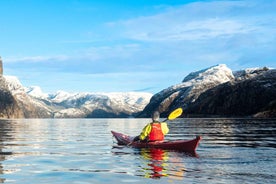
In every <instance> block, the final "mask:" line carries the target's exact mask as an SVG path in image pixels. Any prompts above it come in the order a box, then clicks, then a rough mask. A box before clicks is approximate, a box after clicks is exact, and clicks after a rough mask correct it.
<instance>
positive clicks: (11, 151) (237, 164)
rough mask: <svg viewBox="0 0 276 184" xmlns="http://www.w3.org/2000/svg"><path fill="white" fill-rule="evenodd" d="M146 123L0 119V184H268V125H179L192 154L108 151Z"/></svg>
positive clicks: (273, 175)
mask: <svg viewBox="0 0 276 184" xmlns="http://www.w3.org/2000/svg"><path fill="white" fill-rule="evenodd" d="M147 121H148V119H147V120H146V119H65V120H62V119H61V120H50V119H49V120H40V119H35V120H0V127H1V128H0V140H1V142H0V178H1V179H0V183H1V182H2V183H20V184H25V183H26V184H30V183H40V184H43V183H53V184H54V183H64V184H65V183H66V184H68V183H76V184H77V183H78V184H85V183H93V184H94V183H204V184H205V183H227V184H229V183H275V181H276V139H275V137H276V136H275V135H276V120H248V119H179V120H177V121H172V122H169V126H170V134H169V135H168V136H167V139H171V140H173V139H191V138H194V137H195V135H201V136H202V137H203V140H202V141H201V143H200V145H199V147H198V149H197V153H196V154H195V155H193V154H189V153H180V152H172V151H170V152H169V151H165V150H147V149H142V150H138V149H132V148H128V147H119V146H116V143H115V139H114V138H112V136H111V134H110V130H117V131H119V132H123V133H127V134H131V135H136V134H138V133H139V131H140V129H142V128H143V126H144V125H145V123H146V122H147Z"/></svg>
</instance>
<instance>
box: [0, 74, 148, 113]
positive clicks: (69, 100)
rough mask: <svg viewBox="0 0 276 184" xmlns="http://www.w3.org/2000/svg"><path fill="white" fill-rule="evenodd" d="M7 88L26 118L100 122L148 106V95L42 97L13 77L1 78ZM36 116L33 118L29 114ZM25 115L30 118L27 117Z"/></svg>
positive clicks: (58, 94)
mask: <svg viewBox="0 0 276 184" xmlns="http://www.w3.org/2000/svg"><path fill="white" fill-rule="evenodd" d="M5 79H6V81H7V83H8V88H9V90H10V91H11V92H12V94H13V95H14V96H15V97H16V99H17V100H18V101H19V104H20V106H21V107H22V108H23V109H24V110H25V114H26V117H36V118H37V117H41V118H86V117H90V118H98V117H100V118H102V117H129V116H133V115H134V114H135V113H137V112H140V111H142V110H143V109H144V107H145V106H146V105H147V104H148V102H149V100H150V98H151V97H152V94H150V93H142V92H125V93H119V92H118V93H84V92H83V93H68V92H65V91H57V92H56V93H54V94H47V93H44V92H43V91H42V90H41V88H40V87H39V86H31V87H24V86H22V84H21V83H20V81H19V80H18V79H17V78H16V77H14V76H5ZM34 111H35V112H36V114H38V115H37V116H34V113H33V112H34ZM28 114H31V115H30V116H29V115H28Z"/></svg>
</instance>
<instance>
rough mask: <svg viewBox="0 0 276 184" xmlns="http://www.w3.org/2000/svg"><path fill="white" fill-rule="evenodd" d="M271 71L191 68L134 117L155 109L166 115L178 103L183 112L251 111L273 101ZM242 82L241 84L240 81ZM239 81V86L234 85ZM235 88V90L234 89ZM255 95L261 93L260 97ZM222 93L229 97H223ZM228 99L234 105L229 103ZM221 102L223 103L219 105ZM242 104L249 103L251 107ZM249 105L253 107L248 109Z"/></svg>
mask: <svg viewBox="0 0 276 184" xmlns="http://www.w3.org/2000/svg"><path fill="white" fill-rule="evenodd" d="M275 73H276V71H275V70H272V69H269V68H267V67H263V68H250V69H245V70H241V71H237V72H232V70H231V69H229V68H228V67H227V66H226V65H225V64H220V65H216V66H213V67H209V68H207V69H204V70H200V71H197V72H192V73H190V74H189V75H188V76H186V77H185V78H184V80H183V81H182V82H181V83H180V84H176V85H173V86H171V87H169V88H167V89H164V90H162V91H160V92H159V93H157V94H155V95H154V96H153V97H152V99H151V100H150V103H149V104H148V105H147V106H146V107H145V109H144V110H143V111H142V112H141V113H139V114H138V117H148V116H150V114H151V113H152V111H154V110H155V109H158V110H159V111H160V112H161V113H163V115H164V116H166V115H168V113H169V112H171V111H172V110H173V109H175V108H177V107H182V108H183V109H184V112H185V115H186V116H187V114H188V113H190V114H197V115H198V114H203V115H204V114H212V115H231V113H232V114H233V115H241V116H244V115H252V114H254V113H257V112H258V110H261V109H262V108H263V109H265V108H268V104H269V103H271V102H273V103H274V101H275V103H276V91H275V89H276V86H275V85H276V76H274V75H275ZM242 83H244V84H243V85H242ZM249 83H250V84H249ZM251 83H252V84H251ZM253 83H254V85H253ZM263 84H265V85H263ZM239 85H240V86H243V88H242V87H237V86H239ZM229 86H231V87H229ZM264 86H266V87H265V90H264V89H263V87H264ZM218 88H221V89H220V90H218V91H219V92H218V91H217V89H218ZM236 88H237V89H238V91H235V89H236ZM255 88H256V89H255ZM257 89H258V90H257ZM259 89H262V91H260V90H259ZM224 90H225V91H224ZM254 92H256V93H254ZM207 94H208V95H207ZM226 95H227V96H226ZM250 95H251V96H250ZM203 96H204V97H203ZM258 96H262V98H260V101H259V100H258V99H259V98H258ZM226 97H228V98H229V99H228V100H225V98H226ZM206 99H208V102H207V101H206ZM244 99H245V100H244ZM214 102H217V103H214ZM239 102H240V105H242V104H245V105H244V107H246V108H243V109H241V108H238V107H239ZM255 102H256V103H255ZM223 103H224V104H223ZM231 103H232V105H233V107H234V108H233V107H232V106H231V105H229V104H231ZM222 104H223V107H221V105H222ZM246 104H250V105H251V107H250V106H248V105H246ZM260 104H262V105H260ZM231 108H233V110H232V111H230V110H229V109H231ZM253 108H256V109H255V110H252V109H253ZM235 109H237V111H235ZM250 113H251V114H250Z"/></svg>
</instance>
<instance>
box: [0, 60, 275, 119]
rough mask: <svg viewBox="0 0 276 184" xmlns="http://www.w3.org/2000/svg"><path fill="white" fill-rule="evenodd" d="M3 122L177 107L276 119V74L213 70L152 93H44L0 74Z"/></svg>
mask: <svg viewBox="0 0 276 184" xmlns="http://www.w3.org/2000/svg"><path fill="white" fill-rule="evenodd" d="M0 102H1V103H0V118H126V117H138V118H141V117H150V115H151V113H152V112H153V111H154V110H159V111H160V112H161V116H163V117H166V116H168V114H169V113H170V112H172V111H173V110H174V109H176V108H178V107H182V108H183V110H184V113H183V117H257V118H271V117H272V118H273V117H274V118H275V117H276V70H275V69H270V68H267V67H263V68H249V69H245V70H240V71H234V72H233V71H232V70H231V69H229V68H228V67H227V66H226V65H224V64H220V65H216V66H212V67H209V68H206V69H203V70H200V71H197V72H192V73H190V74H189V75H187V76H186V77H185V78H184V79H183V80H182V81H181V83H179V84H176V85H173V86H170V87H168V88H166V89H164V90H162V91H160V92H159V93H156V94H155V95H153V96H152V94H149V93H138V92H128V93H84V92H83V93H68V92H65V91H57V92H56V93H54V94H47V93H44V92H43V91H42V90H41V88H40V87H38V86H33V87H28V88H27V87H24V86H22V84H21V83H20V81H19V80H18V79H17V78H16V77H13V76H2V75H0Z"/></svg>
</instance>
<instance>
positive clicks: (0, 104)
mask: <svg viewBox="0 0 276 184" xmlns="http://www.w3.org/2000/svg"><path fill="white" fill-rule="evenodd" d="M23 117H24V114H23V111H22V110H21V109H20V107H19V105H18V103H17V101H16V100H15V98H14V97H13V95H12V93H11V92H10V90H9V89H8V84H7V82H6V80H5V78H4V77H3V76H0V118H23Z"/></svg>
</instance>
